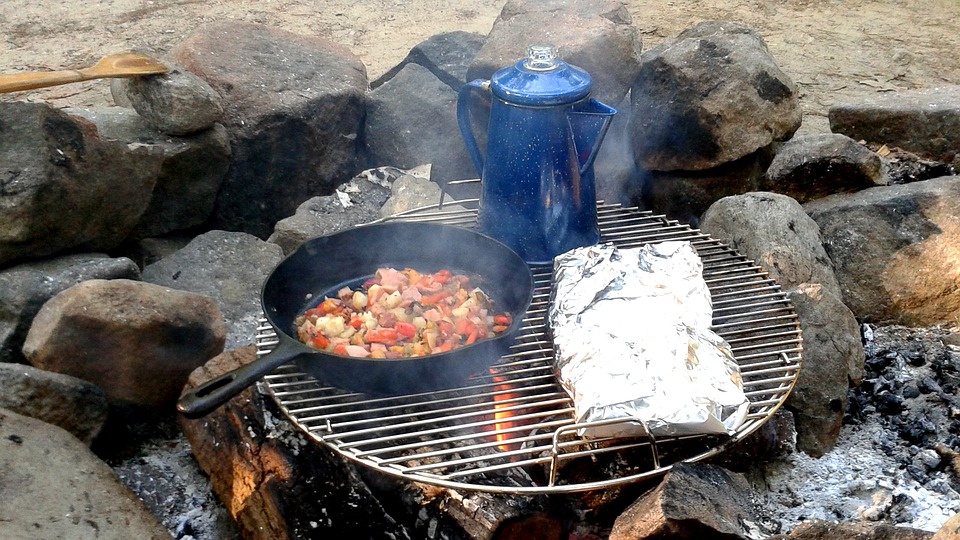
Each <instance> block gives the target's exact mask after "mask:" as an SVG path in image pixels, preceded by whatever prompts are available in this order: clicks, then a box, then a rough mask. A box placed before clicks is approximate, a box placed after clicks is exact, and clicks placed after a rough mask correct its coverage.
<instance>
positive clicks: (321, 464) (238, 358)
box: [181, 347, 409, 540]
mask: <svg viewBox="0 0 960 540" xmlns="http://www.w3.org/2000/svg"><path fill="white" fill-rule="evenodd" d="M254 358H255V349H254V348H253V347H246V348H243V349H239V350H237V351H233V352H229V353H224V354H222V355H220V356H218V357H216V358H214V359H213V360H211V361H210V362H208V363H207V364H206V365H205V366H203V367H201V368H199V369H197V370H196V371H194V373H193V374H191V376H190V380H189V382H188V388H191V387H194V386H196V385H199V384H201V383H202V382H204V381H206V380H209V379H211V378H213V377H215V376H217V375H219V374H222V373H226V372H227V371H229V370H232V369H235V368H236V367H238V366H240V365H242V364H245V363H248V362H250V361H252V360H253V359H254ZM265 405H267V406H266V407H265ZM271 406H273V402H272V401H271V400H263V399H262V398H261V397H260V393H259V392H258V391H256V390H255V389H252V388H248V389H247V390H245V391H244V392H242V393H241V394H240V395H238V396H237V397H235V398H233V399H232V400H230V401H229V402H228V403H227V404H225V405H223V406H221V407H220V408H218V409H216V410H215V411H213V412H212V413H210V414H209V415H207V416H206V417H204V418H201V419H197V420H188V419H182V421H181V424H182V426H183V431H184V433H185V434H186V436H187V439H188V440H189V441H190V445H191V447H192V448H193V453H194V456H195V457H196V459H197V462H198V463H199V464H200V467H201V468H202V469H203V470H204V471H205V472H206V473H207V474H208V475H209V476H210V482H211V485H212V487H213V490H214V492H215V493H216V494H217V497H219V498H220V500H222V501H223V503H224V505H225V506H226V508H227V510H228V511H229V512H230V513H231V515H232V516H233V517H234V519H235V520H236V521H237V523H238V525H239V528H240V530H241V534H242V535H243V537H244V538H246V539H264V540H266V539H270V540H277V539H286V538H290V539H293V538H296V539H307V538H390V539H402V538H409V535H408V533H407V530H406V529H405V528H404V527H403V526H402V525H401V524H398V523H397V522H396V521H395V520H394V519H393V518H392V517H391V516H390V515H389V514H388V513H387V512H386V511H385V509H384V508H383V507H382V506H381V505H380V503H379V501H377V499H376V498H375V497H374V496H373V495H372V494H371V493H370V491H369V490H368V489H367V487H366V485H365V484H364V483H363V481H362V480H361V479H360V477H359V476H358V475H357V474H356V471H355V470H354V469H353V467H351V466H350V465H349V464H347V463H346V462H344V460H343V459H341V458H340V457H338V456H336V455H335V454H334V453H333V452H331V451H329V450H328V449H326V448H325V447H323V446H322V445H319V444H316V443H315V442H313V441H308V440H306V439H305V438H304V437H303V435H302V434H300V433H299V432H296V431H293V429H292V426H289V424H286V423H285V421H283V420H281V419H280V418H279V417H278V412H277V411H276V410H275V409H273V410H271ZM285 428H286V430H285Z"/></svg>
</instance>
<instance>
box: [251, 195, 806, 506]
mask: <svg viewBox="0 0 960 540" xmlns="http://www.w3.org/2000/svg"><path fill="white" fill-rule="evenodd" d="M601 210H602V211H601V216H602V218H601V229H602V231H603V234H604V235H605V237H606V238H605V239H604V240H605V241H613V242H617V243H619V244H622V245H638V244H641V243H647V242H657V241H661V240H665V239H689V240H690V241H692V242H693V243H694V244H695V245H696V246H697V249H698V250H699V251H700V253H701V256H702V257H703V258H704V260H705V262H706V268H705V278H706V280H707V282H708V284H709V285H710V287H711V288H712V292H713V294H714V295H715V305H716V313H715V321H714V324H715V327H716V328H717V329H718V331H719V332H721V333H723V334H724V335H725V337H726V339H728V340H730V342H731V345H732V346H733V348H734V351H735V355H736V357H737V359H738V361H739V362H740V364H741V369H742V372H743V375H744V379H745V387H746V390H747V392H748V395H749V397H750V399H751V407H750V413H749V416H748V419H747V422H745V423H744V425H743V426H742V427H741V428H740V429H739V430H738V432H737V433H736V434H735V436H733V437H730V438H718V437H713V436H711V437H706V436H687V437H673V438H670V437H661V438H660V439H659V440H658V439H654V438H652V437H640V438H633V439H600V440H590V441H587V440H584V439H581V438H580V437H579V436H578V431H579V430H580V429H582V428H583V427H585V426H583V425H578V424H576V423H574V421H573V417H572V410H573V409H572V403H571V400H570V397H569V396H568V394H567V393H566V392H565V391H564V389H563V388H561V387H560V386H559V384H558V382H557V379H556V377H555V374H554V366H553V350H552V344H551V340H550V336H549V331H548V330H547V328H546V324H545V322H544V317H545V312H546V307H547V305H548V302H549V296H550V289H551V270H552V269H551V268H549V267H546V266H542V267H534V268H533V270H534V277H535V280H536V285H537V288H536V292H535V296H534V301H533V303H532V305H531V307H530V310H529V311H528V313H527V315H526V318H525V320H524V327H523V329H522V330H521V334H520V336H519V337H518V338H517V342H516V344H515V345H514V346H513V348H512V350H511V352H510V354H508V355H505V356H504V357H503V358H501V360H500V361H499V362H498V363H497V364H496V365H494V366H493V367H492V368H490V369H489V372H488V373H487V374H485V375H482V376H477V377H474V378H473V379H471V381H469V383H468V384H467V385H465V386H463V387H460V388H455V389H450V390H446V391H440V392H432V393H421V394H410V395H401V396H391V397H377V398H374V397H370V396H366V395H364V394H349V393H345V392H343V391H341V390H338V389H335V388H330V387H326V386H324V385H322V384H320V383H318V382H316V381H315V380H314V379H312V378H311V377H309V376H306V375H304V374H303V373H301V372H299V371H298V370H296V368H295V367H293V366H288V367H287V368H284V369H283V370H281V371H280V372H277V373H275V374H272V375H268V376H267V378H266V388H267V390H268V392H269V393H270V395H271V396H272V397H273V398H274V399H275V400H276V401H277V402H278V404H279V405H280V407H281V409H282V410H283V411H284V412H285V413H286V414H287V415H288V417H289V419H290V420H291V421H292V422H293V423H294V424H295V425H296V426H297V427H298V428H299V429H300V430H301V431H302V432H304V433H306V434H307V435H309V436H310V437H311V438H313V439H314V440H315V441H316V442H318V443H320V444H323V445H326V446H328V447H330V448H332V449H334V450H335V451H337V452H338V453H339V454H340V455H342V456H345V457H347V458H349V459H350V460H353V461H355V462H358V463H360V464H362V465H363V466H365V467H368V468H372V469H374V470H376V471H380V472H384V473H387V474H389V475H394V476H400V477H402V478H404V479H406V480H414V481H417V482H422V483H425V484H433V485H437V486H442V487H449V488H456V489H467V490H480V491H493V492H499V491H508V492H512V493H534V494H535V493H571V492H577V491H589V490H592V489H596V488H599V487H612V486H622V485H627V484H630V483H633V482H636V481H637V480H639V479H643V478H654V477H657V476H659V475H662V474H663V473H664V472H666V471H667V470H668V469H669V467H670V466H671V465H672V464H674V463H677V462H679V461H697V460H700V459H703V458H706V457H708V456H711V455H714V454H716V453H718V452H720V451H722V450H723V449H724V448H726V447H728V446H729V445H731V444H733V443H734V442H736V441H738V440H741V439H743V438H744V437H746V436H747V435H749V434H750V433H752V432H753V431H755V430H756V429H758V428H759V427H760V426H761V425H762V424H763V423H764V422H765V421H766V420H767V419H768V418H769V417H770V415H771V414H772V413H773V412H774V411H775V410H776V409H777V408H778V407H779V406H780V405H781V404H782V402H783V400H784V399H785V398H786V396H787V394H788V393H789V391H790V389H791V387H792V385H793V383H794V380H795V378H796V376H797V372H798V370H799V367H800V354H801V345H800V332H799V329H798V327H797V322H796V315H795V313H794V312H793V309H792V307H791V306H790V304H789V302H787V301H785V299H784V296H783V294H782V293H780V292H779V288H778V286H777V285H776V284H774V283H773V282H772V281H771V280H770V279H769V278H767V277H766V276H765V275H764V274H763V273H762V272H761V271H760V270H759V269H758V268H757V267H756V266H754V265H753V264H752V263H750V262H749V261H747V260H746V259H745V258H743V257H741V256H739V255H737V254H736V253H735V252H733V251H732V250H730V249H729V248H726V247H725V246H723V245H722V244H720V243H719V242H716V241H714V240H711V239H710V238H708V237H706V236H704V235H703V234H700V233H698V232H697V231H695V230H692V229H690V228H689V227H686V226H683V225H679V224H677V223H676V222H671V221H668V220H664V219H663V218H662V217H658V216H652V215H650V214H649V213H643V212H639V211H637V210H636V209H630V208H621V207H619V206H614V205H611V206H605V207H602V208H601ZM426 213H427V214H428V215H429V216H430V219H437V216H438V214H439V215H440V217H442V214H443V211H440V212H430V211H426ZM455 215H457V216H459V214H455ZM415 217H416V216H413V217H411V216H409V215H408V216H405V217H404V218H403V219H415ZM275 343H276V340H275V338H274V334H273V331H272V329H271V328H270V326H269V325H263V326H261V333H260V335H258V349H259V352H260V354H267V353H268V352H269V351H270V350H271V348H272V347H273V346H274V345H275ZM598 459H599V460H601V461H605V462H609V463H614V462H616V463H618V465H617V466H609V467H596V468H595V470H594V468H591V467H580V466H577V463H578V462H580V461H582V460H588V461H591V462H596V461H597V460H598ZM518 482H519V484H518Z"/></svg>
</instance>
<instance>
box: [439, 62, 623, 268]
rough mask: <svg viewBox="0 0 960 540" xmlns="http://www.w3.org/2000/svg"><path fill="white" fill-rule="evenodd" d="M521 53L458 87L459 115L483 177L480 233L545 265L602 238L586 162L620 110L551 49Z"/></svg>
mask: <svg viewBox="0 0 960 540" xmlns="http://www.w3.org/2000/svg"><path fill="white" fill-rule="evenodd" d="M528 53H529V56H528V58H525V59H523V60H520V61H519V62H517V63H516V64H515V65H512V66H508V67H505V68H503V69H501V70H499V71H497V72H496V73H494V74H493V77H492V78H491V79H490V80H489V81H487V80H482V79H478V80H475V81H472V82H470V83H468V84H467V85H465V86H464V87H463V89H462V90H461V91H460V96H459V99H458V102H457V120H458V122H459V124H460V131H461V132H462V134H463V138H464V142H465V143H466V146H467V150H468V151H469V152H470V156H471V158H472V159H473V164H474V165H475V166H476V168H477V171H478V172H479V173H480V179H481V195H480V213H479V218H478V219H479V226H480V230H481V231H482V232H483V233H485V234H487V235H489V236H491V237H493V238H495V239H497V240H500V241H501V242H503V243H504V244H506V245H508V246H510V247H511V248H512V249H513V250H514V251H516V252H517V253H519V254H520V256H521V257H523V259H524V260H525V261H527V262H528V263H531V264H545V263H551V262H552V261H553V257H554V256H556V255H559V254H560V253H563V252H565V251H568V250H570V249H573V248H576V247H581V246H588V245H593V244H596V243H597V242H598V241H599V239H600V231H599V228H598V226H597V205H596V203H597V196H596V186H595V182H594V175H593V161H594V158H595V157H596V155H597V150H598V149H599V148H600V143H601V142H602V141H603V137H604V135H605V134H606V132H607V128H608V127H609V124H610V120H611V118H612V117H613V115H614V114H616V112H617V111H616V110H615V109H613V108H611V107H608V106H607V105H604V104H603V103H600V102H599V101H597V100H595V99H591V98H590V90H591V87H592V84H593V83H592V80H591V78H590V75H589V74H588V73H587V72H586V71H584V70H582V69H580V68H578V67H575V66H571V65H570V64H567V63H566V62H564V61H563V60H560V59H559V58H558V57H557V50H556V48H555V47H552V46H549V45H531V46H530V48H529V50H528ZM482 93H486V95H482ZM489 94H492V100H490V95H489ZM481 98H486V99H488V100H490V101H491V107H490V119H489V124H488V127H487V136H486V139H487V143H486V154H482V153H481V151H480V147H479V145H478V144H477V137H476V134H475V133H474V130H473V125H474V122H473V119H472V118H471V114H472V113H471V108H472V107H473V106H474V104H475V102H478V101H479V100H480V99H481Z"/></svg>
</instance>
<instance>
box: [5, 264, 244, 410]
mask: <svg viewBox="0 0 960 540" xmlns="http://www.w3.org/2000/svg"><path fill="white" fill-rule="evenodd" d="M225 333H226V331H225V328H224V324H223V318H222V316H221V315H220V310H219V309H217V306H216V304H215V303H214V302H213V300H211V299H210V298H207V297H205V296H201V295H198V294H193V293H188V292H184V291H177V290H173V289H168V288H166V287H160V286H158V285H153V284H150V283H142V282H139V281H131V280H126V279H114V280H100V279H95V280H90V281H84V282H83V283H80V284H79V285H75V286H73V287H70V288H69V289H67V290H65V291H63V292H61V293H60V294H58V295H56V296H54V297H53V298H52V299H51V300H50V301H49V302H47V303H46V304H44V306H43V308H42V309H41V310H40V312H39V313H38V314H37V316H36V318H35V319H34V320H33V325H32V326H31V327H30V332H29V333H28V334H27V339H26V341H25V342H24V345H23V354H24V356H26V357H27V360H29V361H30V363H31V364H32V365H34V366H36V367H38V368H40V369H45V370H48V371H54V372H57V373H64V374H66V375H72V376H74V377H78V378H81V379H84V380H86V381H90V382H92V383H94V384H96V385H97V386H99V387H100V388H102V389H103V390H104V392H106V394H107V397H108V398H109V400H110V402H111V405H120V406H126V405H134V406H141V407H145V408H150V409H157V410H164V409H166V408H167V407H170V406H172V404H173V402H174V401H176V399H177V397H178V396H179V395H180V390H181V389H182V388H183V385H184V383H185V382H186V380H187V376H188V375H189V374H190V372H191V371H192V370H193V369H195V368H196V367H197V366H200V365H203V363H204V362H206V361H207V360H209V359H210V358H213V357H214V356H216V355H217V354H219V353H220V352H221V351H222V350H223V343H224V335H225Z"/></svg>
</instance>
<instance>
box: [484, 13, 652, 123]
mask: <svg viewBox="0 0 960 540" xmlns="http://www.w3.org/2000/svg"><path fill="white" fill-rule="evenodd" d="M532 29H536V30H535V31H532ZM533 43H548V44H550V45H556V46H558V47H559V48H560V56H561V57H562V58H563V60H564V61H565V62H567V63H568V64H572V65H574V66H577V67H579V68H581V69H584V70H586V71H587V72H588V73H589V74H590V76H591V77H592V78H593V94H592V96H593V97H595V98H597V99H599V100H600V101H602V102H604V103H606V104H608V105H615V104H617V103H620V100H622V99H623V97H624V96H626V95H627V91H628V90H629V89H630V84H631V83H633V79H634V78H635V77H636V75H637V73H638V71H639V69H640V49H641V39H640V33H639V31H638V30H637V28H636V27H635V26H634V25H633V20H632V18H631V17H630V12H629V11H627V8H626V6H625V5H624V4H623V2H620V1H618V0H585V1H580V2H567V1H565V0H546V1H543V0H509V1H508V2H507V3H506V4H505V5H504V6H503V9H502V10H501V11H500V16H499V17H497V20H496V21H494V23H493V28H492V29H491V30H490V33H489V34H488V35H487V41H486V43H484V45H483V47H482V48H481V49H480V52H478V53H477V56H476V57H475V58H474V61H473V64H472V65H471V66H470V69H469V70H468V71H467V80H468V81H470V80H473V79H489V78H490V76H491V75H493V74H494V72H496V71H497V70H498V69H500V68H504V67H507V66H511V65H513V64H515V63H516V62H517V61H518V60H520V59H522V58H526V56H527V46H528V45H531V44H533Z"/></svg>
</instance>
